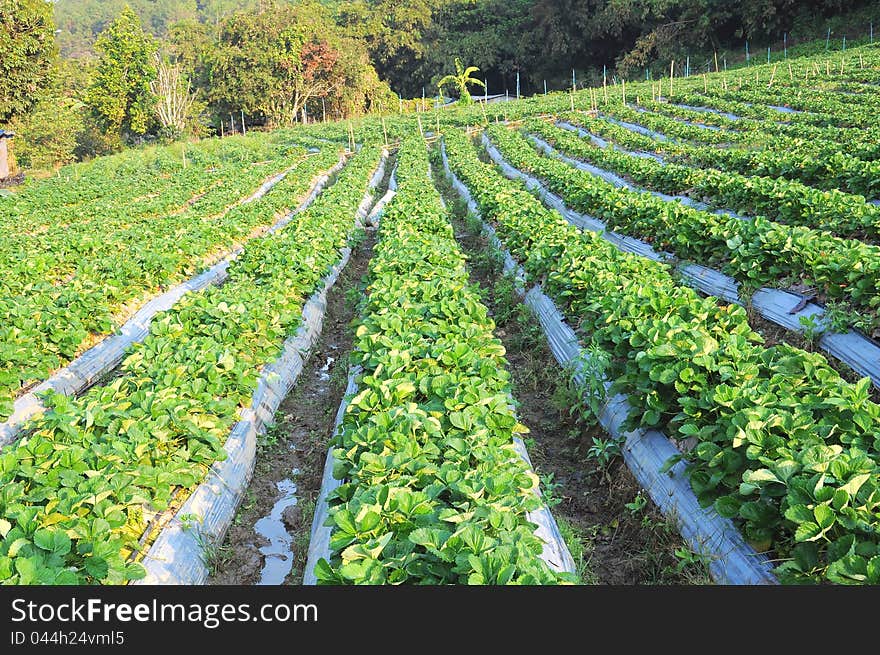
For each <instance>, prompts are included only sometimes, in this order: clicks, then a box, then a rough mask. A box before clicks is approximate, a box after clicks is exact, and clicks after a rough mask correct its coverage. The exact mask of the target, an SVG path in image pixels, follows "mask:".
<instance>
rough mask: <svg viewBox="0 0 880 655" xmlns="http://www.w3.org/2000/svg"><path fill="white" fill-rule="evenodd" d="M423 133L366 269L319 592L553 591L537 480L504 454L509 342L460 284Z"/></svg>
mask: <svg viewBox="0 0 880 655" xmlns="http://www.w3.org/2000/svg"><path fill="white" fill-rule="evenodd" d="M428 170H429V168H428V157H427V151H426V149H425V144H424V142H423V140H422V139H421V138H420V137H419V136H418V135H415V136H407V137H406V138H404V140H403V142H402V144H401V147H400V150H399V159H398V166H397V180H398V183H399V186H398V189H397V195H396V196H395V197H394V199H393V200H392V201H391V202H390V203H389V204H388V205H387V206H386V208H385V210H384V214H383V217H382V222H381V226H380V235H379V236H380V238H379V242H378V245H377V246H376V250H375V254H374V257H373V259H372V261H371V263H370V272H369V275H370V281H369V284H368V287H367V290H366V298H365V301H364V303H363V315H362V318H361V320H360V322H359V325H358V327H357V330H356V333H355V350H354V353H353V356H352V362H353V364H355V365H360V366H361V367H362V370H363V373H362V375H360V376H359V377H358V384H359V389H360V391H359V393H358V394H357V395H356V396H355V397H354V398H353V399H352V400H351V402H350V404H349V405H348V408H347V410H346V413H345V416H344V419H343V421H342V424H341V430H340V432H339V434H338V435H337V436H336V437H335V439H334V444H335V446H336V448H335V449H334V450H333V455H334V457H335V458H336V464H335V468H334V476H335V477H336V478H338V479H342V480H344V482H343V484H342V485H341V486H340V487H338V488H337V489H336V490H335V491H334V492H333V493H332V494H331V495H330V497H329V509H330V513H329V518H328V521H327V523H328V525H331V526H332V528H333V529H332V533H331V539H330V550H331V552H332V557H331V558H330V561H329V562H328V561H327V560H326V559H321V560H319V562H318V564H317V566H316V574H317V578H318V581H319V582H320V583H322V584H351V583H355V584H386V583H388V584H400V583H418V584H553V583H556V582H559V581H561V580H565V579H567V578H566V576H565V575H560V574H556V573H554V572H553V571H552V570H551V569H549V568H548V566H547V564H546V563H545V562H544V561H543V560H541V558H540V555H541V552H542V546H543V544H542V542H541V540H540V539H539V538H538V537H537V536H536V535H535V534H534V529H535V526H534V525H533V524H532V523H530V522H529V521H528V519H527V518H526V513H527V512H529V511H532V510H535V509H537V508H538V507H539V506H540V500H539V499H538V497H537V495H536V494H535V493H534V491H535V489H536V487H537V485H538V479H537V477H536V476H535V475H534V473H532V472H531V471H530V469H529V468H528V466H527V465H526V463H525V462H524V461H523V460H522V459H521V458H520V457H519V455H518V454H517V453H516V451H515V450H514V448H513V438H514V437H515V436H516V435H517V433H521V432H525V431H526V430H525V428H524V426H522V425H520V424H519V423H518V422H517V420H516V416H515V414H514V411H513V409H512V404H513V400H512V397H511V395H510V394H511V392H510V376H509V374H508V372H507V370H506V364H507V363H506V361H505V359H504V347H503V346H502V345H501V342H500V341H499V340H498V339H497V338H496V337H495V336H494V335H493V334H492V330H493V328H494V324H493V322H492V319H491V318H490V317H489V316H488V311H487V309H486V307H485V306H484V305H483V304H482V303H481V302H480V299H479V295H478V294H477V293H476V292H475V290H474V289H472V288H471V287H470V285H469V282H468V274H467V270H466V268H465V258H464V256H463V254H462V253H461V251H460V250H459V248H458V246H457V244H456V242H455V238H454V235H453V230H452V226H451V225H450V223H449V221H448V215H447V212H446V211H445V209H444V208H443V206H442V204H441V200H440V196H439V194H438V193H437V191H436V190H435V189H434V187H433V186H431V184H430V182H429V181H428V180H427V179H426V176H427V175H428Z"/></svg>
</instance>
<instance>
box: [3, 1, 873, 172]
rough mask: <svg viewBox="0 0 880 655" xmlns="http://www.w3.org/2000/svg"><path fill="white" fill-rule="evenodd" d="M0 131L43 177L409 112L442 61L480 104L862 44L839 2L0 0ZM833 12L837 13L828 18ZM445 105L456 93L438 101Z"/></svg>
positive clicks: (862, 7)
mask: <svg viewBox="0 0 880 655" xmlns="http://www.w3.org/2000/svg"><path fill="white" fill-rule="evenodd" d="M0 3H2V8H3V10H2V12H0V51H3V52H4V53H6V55H5V57H4V58H3V59H2V60H0V73H2V74H3V75H4V79H5V81H6V84H5V88H4V89H2V91H0V127H11V128H13V129H14V130H15V131H16V132H18V134H19V137H18V138H17V139H16V144H15V153H16V155H17V157H18V160H19V163H20V164H22V165H23V166H25V167H28V168H43V169H50V168H52V167H54V166H57V165H58V164H63V163H67V162H69V161H73V160H75V159H82V158H86V157H91V156H94V155H97V154H102V153H107V152H112V151H115V150H118V149H120V148H121V147H123V146H125V145H131V144H136V143H139V142H143V141H145V140H147V141H149V140H155V139H176V138H179V137H181V136H204V135H207V134H223V133H228V132H230V131H241V130H242V129H243V127H268V128H271V127H277V126H283V125H288V124H292V123H294V122H300V121H307V120H310V119H312V120H314V119H317V120H323V119H333V118H341V117H350V116H357V115H361V114H364V113H367V112H373V111H385V112H387V111H398V110H399V109H401V108H404V107H405V106H406V107H410V108H411V107H412V103H406V104H404V101H405V100H406V99H420V98H421V97H422V96H423V94H424V95H425V96H426V97H428V98H431V97H435V96H437V94H438V91H437V89H438V87H437V83H438V82H439V81H440V80H441V79H442V78H443V76H444V75H447V74H449V73H452V72H454V70H455V66H456V65H458V64H459V63H461V64H463V65H464V66H465V67H469V66H475V67H477V70H478V72H477V73H476V74H475V77H476V78H477V79H478V80H479V81H480V82H481V83H485V86H486V87H487V90H488V92H489V93H490V94H497V93H504V92H505V91H509V92H510V94H511V95H513V94H514V93H515V92H516V89H517V86H516V85H517V83H518V84H519V86H520V89H521V92H522V93H524V94H529V93H534V92H539V91H541V90H543V89H544V88H548V89H550V90H556V89H567V88H570V87H571V85H572V82H574V81H575V80H576V83H577V84H578V85H579V86H580V85H583V84H591V83H594V84H595V83H601V79H602V75H603V71H607V72H608V74H609V75H615V76H623V77H626V78H628V79H636V78H642V79H644V76H650V75H651V74H652V72H653V74H654V75H661V74H663V71H664V70H667V71H668V67H669V61H670V59H678V60H679V61H683V60H684V59H685V58H686V57H687V58H689V59H693V61H694V68H695V69H696V70H698V69H699V66H700V65H701V62H708V58H709V57H711V56H712V55H713V53H715V54H718V55H719V56H720V57H721V58H723V60H724V62H725V66H726V63H727V60H728V59H730V61H731V62H733V61H735V60H736V58H737V57H740V58H741V57H742V47H743V44H744V43H745V42H746V41H747V40H751V42H752V45H753V47H754V48H757V47H763V46H766V45H767V44H770V43H773V42H777V41H780V40H781V38H782V35H783V34H784V35H785V37H786V39H787V43H788V44H789V45H793V44H796V43H798V42H799V41H803V40H806V39H812V38H816V37H817V36H819V35H826V34H828V35H829V38H830V35H831V34H832V33H833V34H834V37H835V38H840V37H841V36H846V35H847V33H849V35H850V37H851V38H853V37H864V36H865V33H866V31H867V30H866V23H867V20H866V19H868V18H871V17H873V16H874V14H875V13H877V12H876V11H875V10H876V9H877V8H878V5H880V3H878V2H877V0H874V1H873V2H865V1H861V2H860V1H844V0H800V1H798V2H795V0H744V1H743V2H739V3H730V2H726V1H724V0H687V1H685V0H353V1H351V2H342V1H338V0H323V1H319V0H55V2H47V0H0ZM841 12H845V13H844V14H843V15H841ZM444 93H447V94H449V93H451V94H452V95H453V96H455V95H457V92H456V90H455V88H451V87H447V88H445V89H444Z"/></svg>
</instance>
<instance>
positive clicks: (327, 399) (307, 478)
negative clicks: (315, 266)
mask: <svg viewBox="0 0 880 655" xmlns="http://www.w3.org/2000/svg"><path fill="white" fill-rule="evenodd" d="M374 241H375V235H374V233H373V232H367V236H366V240H365V241H364V242H363V243H361V244H360V245H359V246H358V247H357V248H355V249H354V251H353V252H352V255H351V260H350V261H349V263H348V265H347V266H346V267H345V269H344V270H343V272H342V274H341V275H340V277H339V279H338V280H337V282H336V284H335V285H334V286H333V288H332V289H331V290H330V292H329V294H328V297H327V312H326V315H325V318H324V328H323V330H322V332H321V337H320V339H319V341H318V343H317V344H316V345H315V347H314V348H313V350H312V354H311V356H310V357H309V359H308V361H307V362H306V365H305V368H304V369H303V372H302V374H301V375H300V377H299V380H298V381H297V383H296V385H295V386H294V388H293V390H292V391H291V392H290V393H289V394H288V395H287V397H286V398H285V399H284V400H283V401H282V403H281V406H280V407H279V410H278V413H277V414H276V424H275V426H274V427H272V428H271V429H270V430H269V431H268V433H267V434H266V435H265V436H263V437H262V438H261V439H260V442H259V445H258V451H257V462H256V467H255V470H254V476H253V480H252V481H251V484H250V488H249V489H248V491H247V493H246V495H245V498H244V500H243V501H242V504H241V507H239V510H238V512H237V514H236V516H235V519H234V521H233V524H232V526H231V527H230V528H229V532H228V533H227V535H226V539H225V540H224V542H223V545H222V546H220V547H219V548H218V549H217V552H216V553H215V555H214V557H212V558H211V562H210V568H211V570H212V574H211V578H210V581H209V584H236V585H250V584H257V583H258V582H259V581H260V579H261V569H262V568H263V565H264V561H265V559H266V558H265V556H264V555H263V554H262V553H261V552H260V548H261V547H264V546H267V545H268V541H267V540H266V539H265V538H261V537H260V535H258V534H257V532H256V530H255V524H256V523H257V522H258V521H259V520H260V519H261V518H263V517H266V516H268V515H269V514H270V513H271V512H272V509H273V506H274V505H275V504H276V501H278V500H279V498H281V497H283V495H284V494H283V492H282V491H281V490H279V488H278V484H279V483H282V486H289V483H286V482H284V481H290V482H292V483H293V484H295V485H296V491H295V497H296V504H294V505H291V506H290V507H288V508H287V509H285V510H284V512H283V514H282V520H283V524H284V526H285V527H286V529H287V533H288V535H289V539H290V541H291V544H290V545H291V550H292V552H293V565H292V568H291V572H290V573H289V574H288V575H287V576H286V577H285V582H287V583H293V584H299V582H300V581H301V580H302V568H303V566H304V564H305V559H306V550H307V549H308V539H309V532H310V530H311V525H312V516H313V512H314V506H315V499H316V498H317V497H318V491H319V489H320V486H321V475H322V473H323V467H324V458H325V455H326V453H327V445H328V440H329V438H330V436H331V431H332V429H333V422H334V419H335V417H336V411H337V409H338V408H339V403H340V401H341V400H342V395H343V392H344V391H345V384H346V381H347V375H348V354H349V351H350V350H351V342H352V336H353V333H352V331H351V330H350V329H349V328H350V324H351V321H352V320H353V319H354V318H355V314H356V304H357V301H358V299H359V298H360V295H361V294H360V291H361V286H360V284H361V277H362V276H363V275H364V274H365V273H366V271H367V265H368V263H369V261H370V257H371V255H372V251H373V244H374ZM295 470H296V471H298V473H296V474H295V475H294V474H293V472H294V471H295Z"/></svg>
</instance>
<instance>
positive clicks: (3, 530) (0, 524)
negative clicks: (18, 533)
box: [0, 519, 12, 539]
mask: <svg viewBox="0 0 880 655" xmlns="http://www.w3.org/2000/svg"><path fill="white" fill-rule="evenodd" d="M11 529H12V523H10V522H9V521H7V520H6V519H0V538H3V539H5V538H6V535H7V534H9V531H10V530H11Z"/></svg>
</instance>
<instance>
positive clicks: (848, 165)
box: [608, 109, 880, 201]
mask: <svg viewBox="0 0 880 655" xmlns="http://www.w3.org/2000/svg"><path fill="white" fill-rule="evenodd" d="M608 113H609V114H611V115H612V116H614V117H617V118H621V119H622V120H626V121H630V122H633V123H637V124H641V125H643V126H645V127H648V128H650V129H652V130H654V131H658V132H661V133H663V134H665V135H668V136H676V134H678V135H682V134H686V138H694V137H695V136H698V135H696V134H694V132H692V130H693V131H696V132H697V133H699V134H712V135H713V137H710V140H712V141H715V140H716V139H718V140H719V141H721V142H723V140H724V139H725V138H727V140H728V141H731V142H734V145H733V147H729V148H712V147H706V146H700V145H695V144H690V143H674V142H666V143H664V144H663V147H664V148H666V149H668V150H670V151H671V152H672V153H673V154H674V155H676V156H678V157H681V158H683V159H684V160H686V161H688V162H691V163H694V164H699V165H704V166H711V167H713V168H718V169H721V170H725V171H731V172H739V173H742V174H745V175H762V176H771V177H781V178H785V179H787V180H791V181H792V182H801V183H803V184H805V185H810V186H811V187H817V188H819V189H824V190H827V191H828V192H829V193H831V194H835V193H836V194H840V193H841V191H846V192H848V193H852V194H860V195H858V196H856V197H855V198H854V199H853V200H854V201H863V198H862V196H867V197H869V198H874V197H876V196H877V194H878V193H880V161H866V160H865V159H861V158H859V157H857V156H854V155H853V154H852V153H851V152H850V151H849V148H848V147H847V146H846V145H840V144H827V143H825V142H821V141H817V140H815V139H814V138H813V139H809V140H807V139H794V138H791V137H778V136H777V137H770V136H765V135H763V134H762V133H760V132H748V133H742V134H741V135H740V137H739V138H734V139H730V138H729V136H731V135H733V136H734V137H735V136H736V134H737V133H735V132H728V131H724V132H721V131H718V132H713V131H710V130H704V129H701V128H698V127H693V126H686V125H685V126H683V127H684V128H685V129H680V128H676V127H674V126H676V125H678V126H681V123H678V122H677V121H675V120H673V119H669V118H665V117H660V116H656V115H653V114H646V113H639V112H636V111H634V110H628V109H620V110H618V109H614V110H611V111H609V112H608ZM704 138H705V137H704ZM756 144H757V145H758V149H756ZM875 145H876V144H875Z"/></svg>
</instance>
